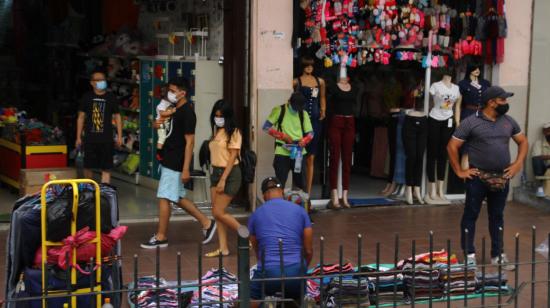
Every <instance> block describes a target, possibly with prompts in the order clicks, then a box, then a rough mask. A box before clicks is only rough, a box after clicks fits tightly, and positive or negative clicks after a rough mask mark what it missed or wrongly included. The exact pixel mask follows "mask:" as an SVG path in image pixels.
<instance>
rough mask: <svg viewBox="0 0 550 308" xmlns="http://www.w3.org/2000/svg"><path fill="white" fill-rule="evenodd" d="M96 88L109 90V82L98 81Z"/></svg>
mask: <svg viewBox="0 0 550 308" xmlns="http://www.w3.org/2000/svg"><path fill="white" fill-rule="evenodd" d="M95 86H96V88H97V89H98V90H100V91H103V90H105V89H107V81H105V80H101V81H98V82H96V84H95Z"/></svg>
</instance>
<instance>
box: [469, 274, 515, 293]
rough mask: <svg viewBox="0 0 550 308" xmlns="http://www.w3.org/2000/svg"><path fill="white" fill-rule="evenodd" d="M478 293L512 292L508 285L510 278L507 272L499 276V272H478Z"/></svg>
mask: <svg viewBox="0 0 550 308" xmlns="http://www.w3.org/2000/svg"><path fill="white" fill-rule="evenodd" d="M476 278H477V279H476V293H484V292H487V293H498V292H501V293H504V294H507V293H510V291H511V288H510V287H509V286H508V278H507V277H506V274H505V273H502V274H501V275H500V278H499V274H498V273H491V274H485V277H483V276H482V273H477V277H476Z"/></svg>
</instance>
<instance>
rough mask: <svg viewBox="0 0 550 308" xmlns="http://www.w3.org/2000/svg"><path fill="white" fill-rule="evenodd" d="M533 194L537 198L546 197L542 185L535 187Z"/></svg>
mask: <svg viewBox="0 0 550 308" xmlns="http://www.w3.org/2000/svg"><path fill="white" fill-rule="evenodd" d="M535 195H536V196H537V197H539V198H544V197H546V194H545V193H544V189H543V188H542V186H539V188H537V193H536V194H535Z"/></svg>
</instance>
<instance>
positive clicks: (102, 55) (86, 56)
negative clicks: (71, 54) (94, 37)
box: [77, 52, 139, 59]
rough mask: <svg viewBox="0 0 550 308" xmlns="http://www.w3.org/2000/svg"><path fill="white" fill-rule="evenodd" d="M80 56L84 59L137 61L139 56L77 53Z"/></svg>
mask: <svg viewBox="0 0 550 308" xmlns="http://www.w3.org/2000/svg"><path fill="white" fill-rule="evenodd" d="M77 55H78V56H81V57H84V58H118V59H137V58H138V57H139V56H138V55H114V54H96V53H87V52H79V53H77Z"/></svg>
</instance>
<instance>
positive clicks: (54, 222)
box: [46, 189, 113, 242]
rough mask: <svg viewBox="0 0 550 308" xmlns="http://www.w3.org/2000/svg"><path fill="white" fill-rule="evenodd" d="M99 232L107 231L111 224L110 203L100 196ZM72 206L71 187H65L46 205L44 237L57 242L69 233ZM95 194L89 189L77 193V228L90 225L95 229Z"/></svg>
mask: <svg viewBox="0 0 550 308" xmlns="http://www.w3.org/2000/svg"><path fill="white" fill-rule="evenodd" d="M100 199H101V200H100V207H101V232H102V233H109V232H110V231H111V230H112V228H113V226H112V224H113V223H112V221H111V204H110V202H109V199H108V198H106V197H104V196H102V197H101V198H100ZM72 206H73V192H72V189H65V190H63V191H62V192H61V194H60V195H59V196H57V198H55V200H53V201H52V202H50V203H48V205H47V211H46V216H47V223H48V226H47V228H46V230H47V231H46V237H47V239H48V240H49V241H53V242H59V241H61V240H62V239H64V238H66V237H67V236H69V235H70V234H71V220H72V218H73V213H72ZM95 216H96V215H95V194H94V192H93V191H91V190H82V191H80V192H79V194H78V214H77V222H76V225H77V230H81V229H83V228H84V227H90V230H92V231H95V222H96V219H95Z"/></svg>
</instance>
